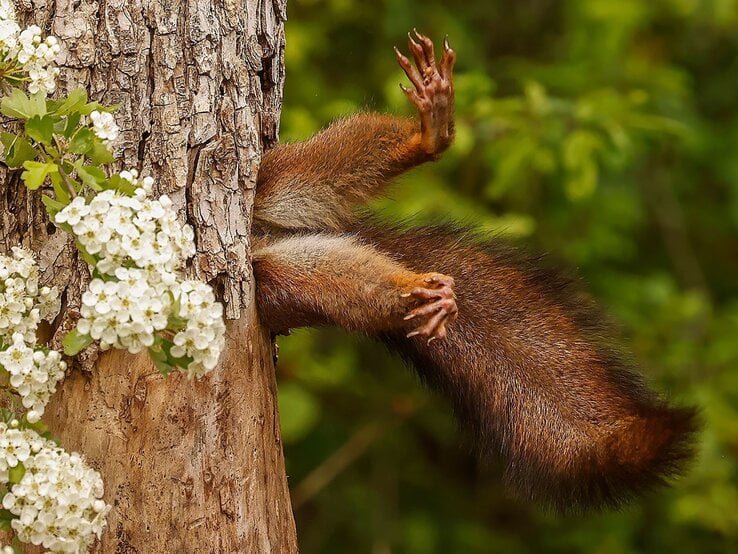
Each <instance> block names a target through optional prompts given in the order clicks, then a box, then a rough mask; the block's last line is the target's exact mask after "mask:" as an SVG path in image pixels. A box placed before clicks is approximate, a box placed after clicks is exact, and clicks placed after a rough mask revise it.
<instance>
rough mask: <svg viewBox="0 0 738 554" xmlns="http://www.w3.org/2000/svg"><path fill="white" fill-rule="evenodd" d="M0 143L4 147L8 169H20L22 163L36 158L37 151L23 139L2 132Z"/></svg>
mask: <svg viewBox="0 0 738 554" xmlns="http://www.w3.org/2000/svg"><path fill="white" fill-rule="evenodd" d="M0 142H2V143H3V146H4V147H5V163H7V164H8V167H12V168H16V167H21V166H22V165H23V162H27V161H29V160H35V159H36V158H37V157H38V151H37V150H36V149H35V148H34V147H33V145H32V144H31V143H30V142H29V141H28V140H27V139H26V138H24V137H19V136H17V135H14V134H13V133H6V132H2V133H0Z"/></svg>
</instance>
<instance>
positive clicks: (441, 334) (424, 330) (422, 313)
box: [402, 273, 459, 344]
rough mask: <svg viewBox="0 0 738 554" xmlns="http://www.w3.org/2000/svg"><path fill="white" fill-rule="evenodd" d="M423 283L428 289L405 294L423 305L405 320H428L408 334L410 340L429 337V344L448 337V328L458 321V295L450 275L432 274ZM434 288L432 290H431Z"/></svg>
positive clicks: (420, 288)
mask: <svg viewBox="0 0 738 554" xmlns="http://www.w3.org/2000/svg"><path fill="white" fill-rule="evenodd" d="M423 282H424V283H426V284H427V285H428V287H415V288H414V289H412V290H411V291H410V292H406V293H404V294H403V295H402V296H403V297H404V298H410V297H412V298H414V299H417V300H420V301H421V302H422V304H421V305H420V306H418V307H417V308H415V309H413V310H411V311H410V312H409V313H408V314H407V315H406V316H405V318H404V319H405V320H406V321H408V320H411V319H415V318H416V317H419V318H427V320H426V321H425V323H423V324H422V325H420V326H418V327H417V328H416V329H414V330H413V331H410V332H409V333H408V334H407V337H408V338H411V337H414V336H421V337H428V343H429V344H430V342H431V341H433V340H435V339H443V338H445V337H446V333H447V331H446V326H447V325H448V324H449V323H452V322H453V321H454V320H455V319H456V314H457V313H458V311H459V310H458V308H457V306H456V295H455V294H454V290H453V287H454V280H453V279H452V278H451V277H449V276H448V275H441V274H440V273H431V274H429V275H427V276H426V277H425V278H424V279H423ZM431 287H432V288H431Z"/></svg>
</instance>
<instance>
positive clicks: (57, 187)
mask: <svg viewBox="0 0 738 554" xmlns="http://www.w3.org/2000/svg"><path fill="white" fill-rule="evenodd" d="M49 178H50V179H51V184H52V185H53V186H54V195H55V196H56V199H57V200H58V201H59V202H58V203H60V204H61V206H62V208H63V207H64V206H66V205H67V204H69V202H70V201H71V200H72V198H71V197H70V196H69V192H68V191H67V187H66V186H65V184H64V179H63V178H62V176H61V175H60V174H59V172H56V173H51V174H49ZM47 208H48V206H47ZM60 209H61V208H60ZM46 211H47V212H48V209H47V210H46ZM49 215H51V212H49Z"/></svg>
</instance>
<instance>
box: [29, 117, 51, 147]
mask: <svg viewBox="0 0 738 554" xmlns="http://www.w3.org/2000/svg"><path fill="white" fill-rule="evenodd" d="M26 134H27V135H28V136H29V137H31V138H32V139H33V140H35V141H36V142H40V143H41V144H46V145H48V146H51V145H52V144H53V140H54V121H53V119H52V118H51V117H49V116H48V115H45V116H43V117H39V116H37V115H34V116H33V117H32V118H31V119H29V120H28V121H27V122H26Z"/></svg>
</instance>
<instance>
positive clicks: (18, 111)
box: [0, 88, 46, 120]
mask: <svg viewBox="0 0 738 554" xmlns="http://www.w3.org/2000/svg"><path fill="white" fill-rule="evenodd" d="M0 112H2V114H3V115H6V116H8V117H13V118H15V119H24V120H25V119H29V118H31V117H33V116H34V115H46V101H45V95H39V93H36V94H32V95H31V97H30V98H29V97H28V96H26V95H25V94H24V93H23V91H21V90H20V89H17V88H14V89H13V90H12V91H11V92H10V94H8V95H7V96H6V97H4V98H3V99H2V102H0Z"/></svg>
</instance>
